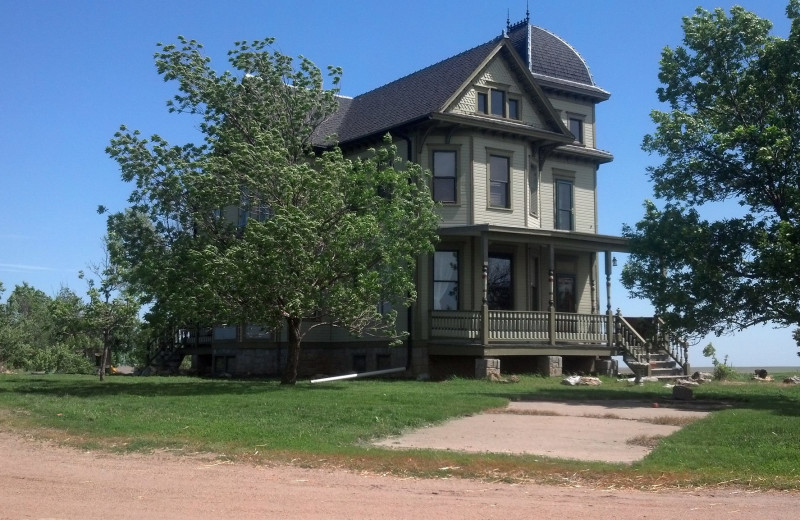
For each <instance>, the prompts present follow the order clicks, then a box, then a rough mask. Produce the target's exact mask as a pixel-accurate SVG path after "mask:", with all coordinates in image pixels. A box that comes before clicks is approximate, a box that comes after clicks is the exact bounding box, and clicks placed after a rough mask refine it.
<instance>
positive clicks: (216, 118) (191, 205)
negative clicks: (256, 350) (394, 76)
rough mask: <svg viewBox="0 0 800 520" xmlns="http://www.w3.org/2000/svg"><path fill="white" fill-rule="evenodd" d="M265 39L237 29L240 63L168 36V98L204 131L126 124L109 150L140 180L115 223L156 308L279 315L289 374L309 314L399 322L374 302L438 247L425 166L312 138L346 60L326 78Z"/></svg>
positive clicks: (272, 322)
mask: <svg viewBox="0 0 800 520" xmlns="http://www.w3.org/2000/svg"><path fill="white" fill-rule="evenodd" d="M272 42H273V41H272V40H271V39H266V40H262V41H254V42H237V43H236V46H235V48H234V49H233V50H231V51H230V52H229V53H228V54H229V61H230V64H231V65H232V67H233V70H234V71H235V72H225V73H222V74H217V73H216V72H215V71H214V70H213V69H212V68H211V66H210V60H209V58H208V57H206V56H205V55H204V54H203V51H202V46H201V45H200V44H198V43H197V42H195V41H189V40H186V39H184V38H180V40H179V44H178V45H177V46H176V45H166V46H162V47H161V49H160V50H159V52H157V53H156V56H155V58H156V66H157V69H158V72H159V73H160V74H161V75H162V76H163V77H164V79H165V80H167V81H176V82H177V85H178V90H179V93H178V95H176V96H175V98H174V99H173V100H172V101H170V103H169V108H170V110H171V111H173V112H179V113H188V114H196V115H199V116H200V117H202V122H201V123H200V124H199V129H200V131H201V132H202V134H203V142H202V144H192V143H190V144H186V145H183V146H171V145H170V144H168V143H167V142H166V141H165V140H164V139H162V138H161V137H159V136H152V137H151V138H149V139H146V138H143V137H141V135H140V134H139V132H135V131H134V132H131V131H128V130H127V129H126V128H124V127H123V128H122V129H121V130H120V131H119V132H118V133H117V134H116V135H115V136H114V138H113V140H112V142H111V145H110V146H109V148H108V153H109V154H110V155H111V157H113V158H114V159H116V160H117V162H118V163H119V165H120V168H121V170H122V178H123V179H124V180H125V181H127V182H135V185H136V188H135V190H134V191H133V193H132V194H131V197H130V202H131V206H130V207H129V208H128V209H127V210H126V211H124V212H121V213H117V214H114V215H112V216H110V218H109V230H110V232H112V233H113V234H115V235H116V236H118V237H119V238H120V242H119V246H118V247H115V248H114V249H112V260H113V261H114V262H115V263H116V264H117V265H120V266H121V267H123V272H124V273H125V278H126V281H127V282H128V283H130V284H131V286H132V287H134V288H135V289H136V290H137V291H140V292H141V293H142V294H145V295H147V296H148V297H149V301H150V303H151V304H152V307H151V312H150V315H149V319H151V320H162V321H163V322H164V323H172V324H191V323H206V324H211V323H225V322H228V323H230V322H233V323H252V324H258V325H260V326H262V327H264V328H267V329H272V330H275V329H277V328H279V327H285V328H286V330H287V333H288V338H289V355H288V356H287V362H286V367H285V370H284V373H283V379H282V382H283V383H288V384H291V383H294V382H295V381H296V378H297V373H298V368H299V360H300V346H301V341H302V339H303V336H304V334H306V333H307V331H308V330H310V329H311V328H313V327H316V326H320V325H325V324H333V325H337V326H342V327H345V328H347V329H348V330H350V331H352V332H354V333H357V334H362V333H379V332H380V333H385V334H387V335H389V336H392V337H395V336H396V332H395V329H394V325H395V315H394V313H389V314H388V315H382V314H381V313H380V312H379V310H378V308H379V304H380V303H381V302H390V303H392V304H393V305H394V306H395V307H398V306H402V305H407V304H408V303H409V302H410V301H411V300H412V299H413V298H414V297H415V290H414V283H413V272H414V266H415V262H416V258H417V257H418V255H420V254H422V253H426V252H428V251H431V250H432V242H433V240H434V239H435V236H436V235H435V232H436V226H437V219H436V216H435V213H434V211H433V202H432V199H431V196H430V192H429V188H428V178H427V173H426V172H423V171H422V170H421V169H420V168H419V167H418V166H416V165H413V164H410V163H405V162H403V161H402V160H401V159H400V158H399V157H397V156H396V154H395V151H394V149H393V148H392V147H391V146H388V145H387V146H384V147H383V148H380V149H377V150H373V151H372V152H371V153H370V154H369V156H368V157H365V158H361V159H348V158H345V157H344V156H343V154H342V152H341V151H340V150H339V149H338V148H337V147H336V146H330V147H328V149H327V150H325V151H322V150H315V149H314V147H313V145H312V138H313V137H314V135H315V131H317V129H318V128H319V126H320V124H321V123H322V122H323V121H324V120H325V119H326V118H328V117H330V116H331V115H332V114H333V113H334V112H335V111H336V107H337V101H336V97H335V94H336V86H337V85H338V83H339V78H340V75H341V71H340V70H339V69H335V68H330V69H329V77H330V81H331V82H332V87H333V88H330V89H328V88H325V87H324V84H323V83H324V81H323V79H324V78H323V74H322V73H321V71H320V70H319V69H318V68H317V67H316V66H314V64H313V63H311V62H310V61H309V60H307V59H305V58H301V59H300V60H299V63H298V64H295V62H294V60H293V59H292V58H290V57H287V56H285V55H283V54H281V53H279V52H276V51H274V50H272V48H271V44H272ZM309 318H313V320H309ZM304 324H305V326H304Z"/></svg>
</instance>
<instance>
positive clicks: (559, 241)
mask: <svg viewBox="0 0 800 520" xmlns="http://www.w3.org/2000/svg"><path fill="white" fill-rule="evenodd" d="M484 233H486V234H488V235H489V238H498V237H502V238H507V239H510V240H514V241H518V242H528V243H535V244H552V245H553V246H554V247H564V248H569V249H576V250H581V251H613V252H617V253H627V252H628V251H629V245H628V239H627V238H625V237H618V236H614V235H600V234H597V233H581V232H578V231H559V230H554V229H529V228H519V227H511V226H497V225H493V224H474V225H471V226H441V227H439V236H441V237H443V238H444V237H459V236H461V237H480V236H482V235H483V234H484Z"/></svg>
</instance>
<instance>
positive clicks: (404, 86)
mask: <svg viewBox="0 0 800 520" xmlns="http://www.w3.org/2000/svg"><path fill="white" fill-rule="evenodd" d="M498 42H499V38H497V39H494V40H492V41H490V42H487V43H484V44H483V45H479V46H478V47H475V48H473V49H470V50H468V51H465V52H462V53H461V54H458V55H456V56H453V57H452V58H448V59H446V60H444V61H440V62H439V63H437V64H435V65H431V66H430V67H426V68H424V69H422V70H419V71H417V72H414V73H413V74H410V75H408V76H405V77H403V78H400V79H398V80H395V81H393V82H391V83H388V84H386V85H384V86H382V87H378V88H376V89H375V90H371V91H370V92H367V93H364V94H361V95H360V96H357V97H355V98H353V99H352V100H351V102H350V103H346V102H345V103H341V102H342V101H343V100H341V99H340V107H339V112H338V113H337V114H335V115H334V116H332V118H331V119H329V120H328V121H326V123H325V124H324V125H323V126H322V127H321V128H320V131H319V134H320V135H330V134H331V133H336V134H338V140H339V142H340V143H346V142H348V141H351V140H353V139H357V138H359V137H366V136H368V135H373V134H378V133H384V132H387V131H388V130H390V129H392V128H395V127H397V126H400V125H403V124H405V123H409V122H411V121H414V120H417V119H420V118H422V117H425V116H427V115H428V114H431V113H433V112H436V111H437V110H439V109H440V108H441V107H442V105H444V102H445V101H447V99H448V98H449V97H450V96H451V95H453V93H454V92H455V91H456V90H457V89H458V88H459V87H460V86H461V85H462V83H464V81H466V80H467V78H468V77H469V76H470V75H471V74H472V73H473V72H475V69H477V68H478V65H480V64H481V62H482V61H483V60H484V59H486V57H487V56H488V55H489V53H490V52H491V51H492V50H493V49H494V48H495V47H496V46H497V44H498ZM342 112H344V113H342Z"/></svg>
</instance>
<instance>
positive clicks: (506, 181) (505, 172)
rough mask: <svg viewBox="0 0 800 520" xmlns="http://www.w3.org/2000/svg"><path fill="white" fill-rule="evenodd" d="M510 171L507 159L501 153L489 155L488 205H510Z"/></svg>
mask: <svg viewBox="0 0 800 520" xmlns="http://www.w3.org/2000/svg"><path fill="white" fill-rule="evenodd" d="M510 180H511V172H510V168H509V159H508V157H506V156H503V155H490V156H489V206H491V207H493V208H510V207H511V196H510V195H511V190H510Z"/></svg>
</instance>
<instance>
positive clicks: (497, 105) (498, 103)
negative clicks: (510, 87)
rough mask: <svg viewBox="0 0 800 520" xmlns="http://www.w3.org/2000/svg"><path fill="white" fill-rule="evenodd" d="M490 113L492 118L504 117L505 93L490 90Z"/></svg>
mask: <svg viewBox="0 0 800 520" xmlns="http://www.w3.org/2000/svg"><path fill="white" fill-rule="evenodd" d="M491 93H492V95H491V100H492V105H491V107H490V108H491V112H492V115H493V116H498V117H506V93H505V92H504V91H502V90H495V89H492V90H491Z"/></svg>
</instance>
